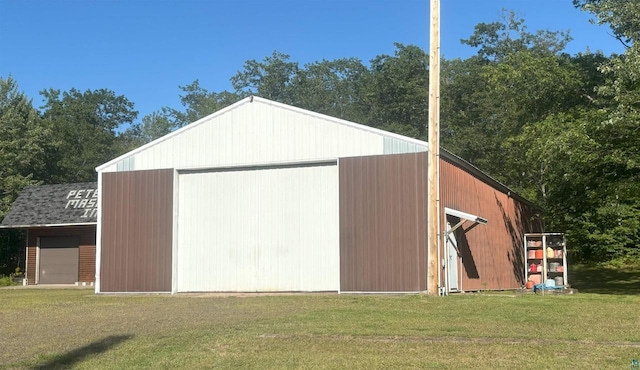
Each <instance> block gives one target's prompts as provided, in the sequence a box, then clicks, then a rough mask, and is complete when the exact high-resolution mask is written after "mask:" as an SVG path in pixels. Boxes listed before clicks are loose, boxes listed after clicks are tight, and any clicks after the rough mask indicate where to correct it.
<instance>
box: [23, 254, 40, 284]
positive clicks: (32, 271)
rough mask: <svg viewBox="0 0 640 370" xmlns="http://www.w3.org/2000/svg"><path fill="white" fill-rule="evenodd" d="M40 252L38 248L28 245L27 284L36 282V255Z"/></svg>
mask: <svg viewBox="0 0 640 370" xmlns="http://www.w3.org/2000/svg"><path fill="white" fill-rule="evenodd" d="M37 253H38V248H36V247H27V265H26V270H27V271H26V276H27V284H29V285H33V284H35V283H36V255H37Z"/></svg>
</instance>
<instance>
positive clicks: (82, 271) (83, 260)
mask: <svg viewBox="0 0 640 370" xmlns="http://www.w3.org/2000/svg"><path fill="white" fill-rule="evenodd" d="M79 258H80V265H79V267H78V268H79V273H78V280H79V281H80V282H87V283H90V282H94V281H95V280H96V246H95V245H80V248H79Z"/></svg>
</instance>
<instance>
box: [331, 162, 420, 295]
mask: <svg viewBox="0 0 640 370" xmlns="http://www.w3.org/2000/svg"><path fill="white" fill-rule="evenodd" d="M425 169H426V156H425V155H424V153H422V154H413V153H412V154H399V155H386V156H370V157H356V158H342V159H340V161H339V176H340V180H339V181H340V288H341V290H342V291H378V292H382V291H398V292H400V291H423V290H425V289H426V249H425V248H426V197H425V192H426V170H425Z"/></svg>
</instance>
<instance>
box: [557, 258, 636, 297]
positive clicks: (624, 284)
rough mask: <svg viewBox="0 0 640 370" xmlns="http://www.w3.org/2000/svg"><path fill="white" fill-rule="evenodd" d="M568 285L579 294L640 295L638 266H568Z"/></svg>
mask: <svg viewBox="0 0 640 370" xmlns="http://www.w3.org/2000/svg"><path fill="white" fill-rule="evenodd" d="M568 273H569V276H568V280H569V284H570V285H571V287H572V288H576V289H578V292H581V293H597V294H618V295H640V266H625V267H606V266H597V265H594V266H587V265H573V266H572V265H569V272H568Z"/></svg>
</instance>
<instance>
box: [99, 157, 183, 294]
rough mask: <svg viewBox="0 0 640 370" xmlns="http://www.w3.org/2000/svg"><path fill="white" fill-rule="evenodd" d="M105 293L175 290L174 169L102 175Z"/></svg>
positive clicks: (101, 267) (102, 268)
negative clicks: (173, 242)
mask: <svg viewBox="0 0 640 370" xmlns="http://www.w3.org/2000/svg"><path fill="white" fill-rule="evenodd" d="M101 192H102V193H101V196H102V211H101V212H102V244H101V245H102V247H101V248H102V249H101V266H100V275H101V276H100V291H101V292H170V291H171V266H172V261H171V253H172V229H173V170H171V169H165V170H150V171H129V172H113V173H104V174H102V189H101Z"/></svg>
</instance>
